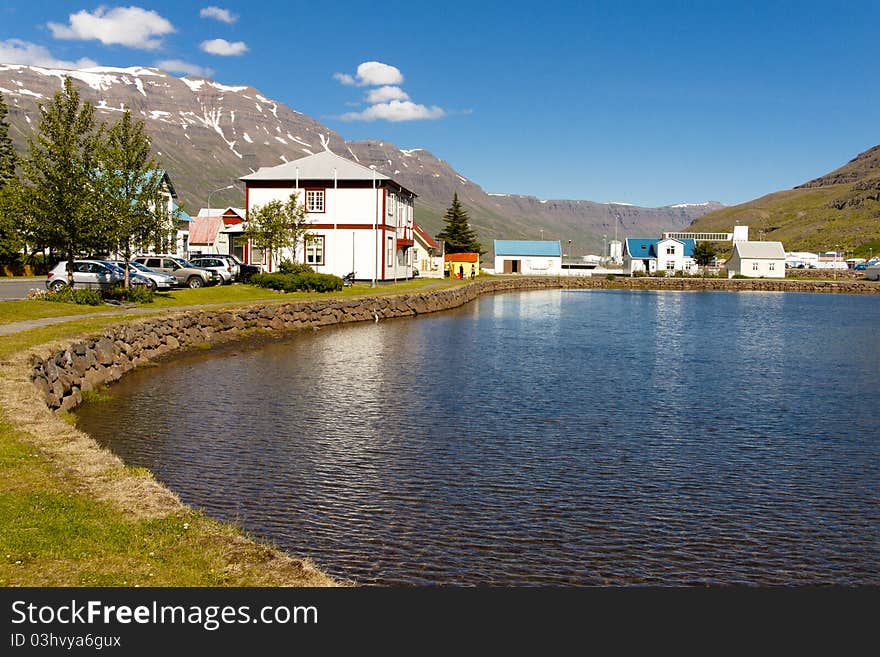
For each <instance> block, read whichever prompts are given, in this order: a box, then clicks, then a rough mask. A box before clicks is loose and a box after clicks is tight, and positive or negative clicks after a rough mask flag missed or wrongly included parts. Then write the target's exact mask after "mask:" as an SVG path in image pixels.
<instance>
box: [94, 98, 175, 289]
mask: <svg viewBox="0 0 880 657" xmlns="http://www.w3.org/2000/svg"><path fill="white" fill-rule="evenodd" d="M150 149H151V142H150V138H149V136H148V135H147V133H146V131H145V129H144V122H143V121H140V120H132V117H131V112H130V111H129V110H128V109H126V110H125V112H124V113H123V115H122V118H121V119H120V120H119V122H118V123H117V124H116V125H114V126H113V127H112V128H110V130H109V131H108V133H107V139H106V142H105V143H104V147H103V150H102V153H101V162H100V173H99V179H98V182H99V190H98V191H99V192H100V196H101V200H102V203H101V206H102V208H103V211H104V213H105V216H104V217H103V221H102V223H103V225H104V226H105V227H106V231H107V238H108V240H109V242H110V244H112V247H113V249H114V250H115V251H116V253H118V254H119V255H121V256H122V257H123V259H124V260H125V287H126V288H128V287H130V283H129V267H128V262H129V261H130V260H131V256H132V255H133V253H134V250H135V249H136V248H138V247H140V248H145V247H147V246H149V245H151V244H157V243H160V242H162V241H164V239H165V238H166V237H167V234H168V232H169V225H168V222H169V217H168V216H167V214H168V213H167V201H166V199H165V198H163V194H162V191H163V188H164V185H163V181H164V176H163V174H162V172H161V171H160V170H159V169H158V168H157V165H156V162H155V161H154V160H153V158H152V157H151V155H150Z"/></svg>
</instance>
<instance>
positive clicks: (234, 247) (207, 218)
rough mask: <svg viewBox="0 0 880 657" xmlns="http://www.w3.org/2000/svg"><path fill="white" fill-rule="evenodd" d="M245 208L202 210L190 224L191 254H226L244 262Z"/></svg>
mask: <svg viewBox="0 0 880 657" xmlns="http://www.w3.org/2000/svg"><path fill="white" fill-rule="evenodd" d="M245 214H246V213H245V209H244V208H225V209H223V208H202V209H201V210H199V214H198V216H197V217H196V218H195V219H194V220H193V222H192V223H191V224H190V229H189V253H190V255H194V254H196V253H204V254H216V253H224V254H230V255H234V256H237V257H238V258H239V259H240V260H241V261H244V251H245V239H244V219H245Z"/></svg>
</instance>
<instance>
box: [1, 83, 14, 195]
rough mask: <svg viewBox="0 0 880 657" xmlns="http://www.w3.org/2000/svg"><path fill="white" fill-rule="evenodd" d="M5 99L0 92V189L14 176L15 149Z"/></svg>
mask: <svg viewBox="0 0 880 657" xmlns="http://www.w3.org/2000/svg"><path fill="white" fill-rule="evenodd" d="M8 113H9V111H8V110H7V108H6V101H5V100H4V99H3V94H0V189H3V188H4V187H6V185H8V184H9V182H10V181H12V179H13V178H14V177H15V150H14V149H13V148H12V139H11V138H10V137H9V124H8V123H7V122H6V115H7V114H8Z"/></svg>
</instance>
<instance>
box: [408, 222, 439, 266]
mask: <svg viewBox="0 0 880 657" xmlns="http://www.w3.org/2000/svg"><path fill="white" fill-rule="evenodd" d="M413 242H414V243H413V255H412V260H413V265H414V266H415V268H416V269H418V270H419V276H424V277H427V278H443V248H442V247H441V246H440V244H439V243H438V242H437V240H435V239H434V238H433V237H431V236H430V235H428V233H427V232H425V229H424V228H422V227H421V226H419V225H418V224H417V223H413Z"/></svg>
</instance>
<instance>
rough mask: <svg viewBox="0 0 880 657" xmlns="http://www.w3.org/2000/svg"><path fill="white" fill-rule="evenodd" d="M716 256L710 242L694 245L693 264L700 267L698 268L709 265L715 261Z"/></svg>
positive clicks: (713, 246)
mask: <svg viewBox="0 0 880 657" xmlns="http://www.w3.org/2000/svg"><path fill="white" fill-rule="evenodd" d="M717 254H718V252H717V251H716V250H715V245H714V244H712V243H711V242H697V243H696V244H695V245H694V262H696V263H697V264H698V265H700V267H706V266H708V265H711V264H712V263H713V262H714V261H715V256H716V255H717Z"/></svg>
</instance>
